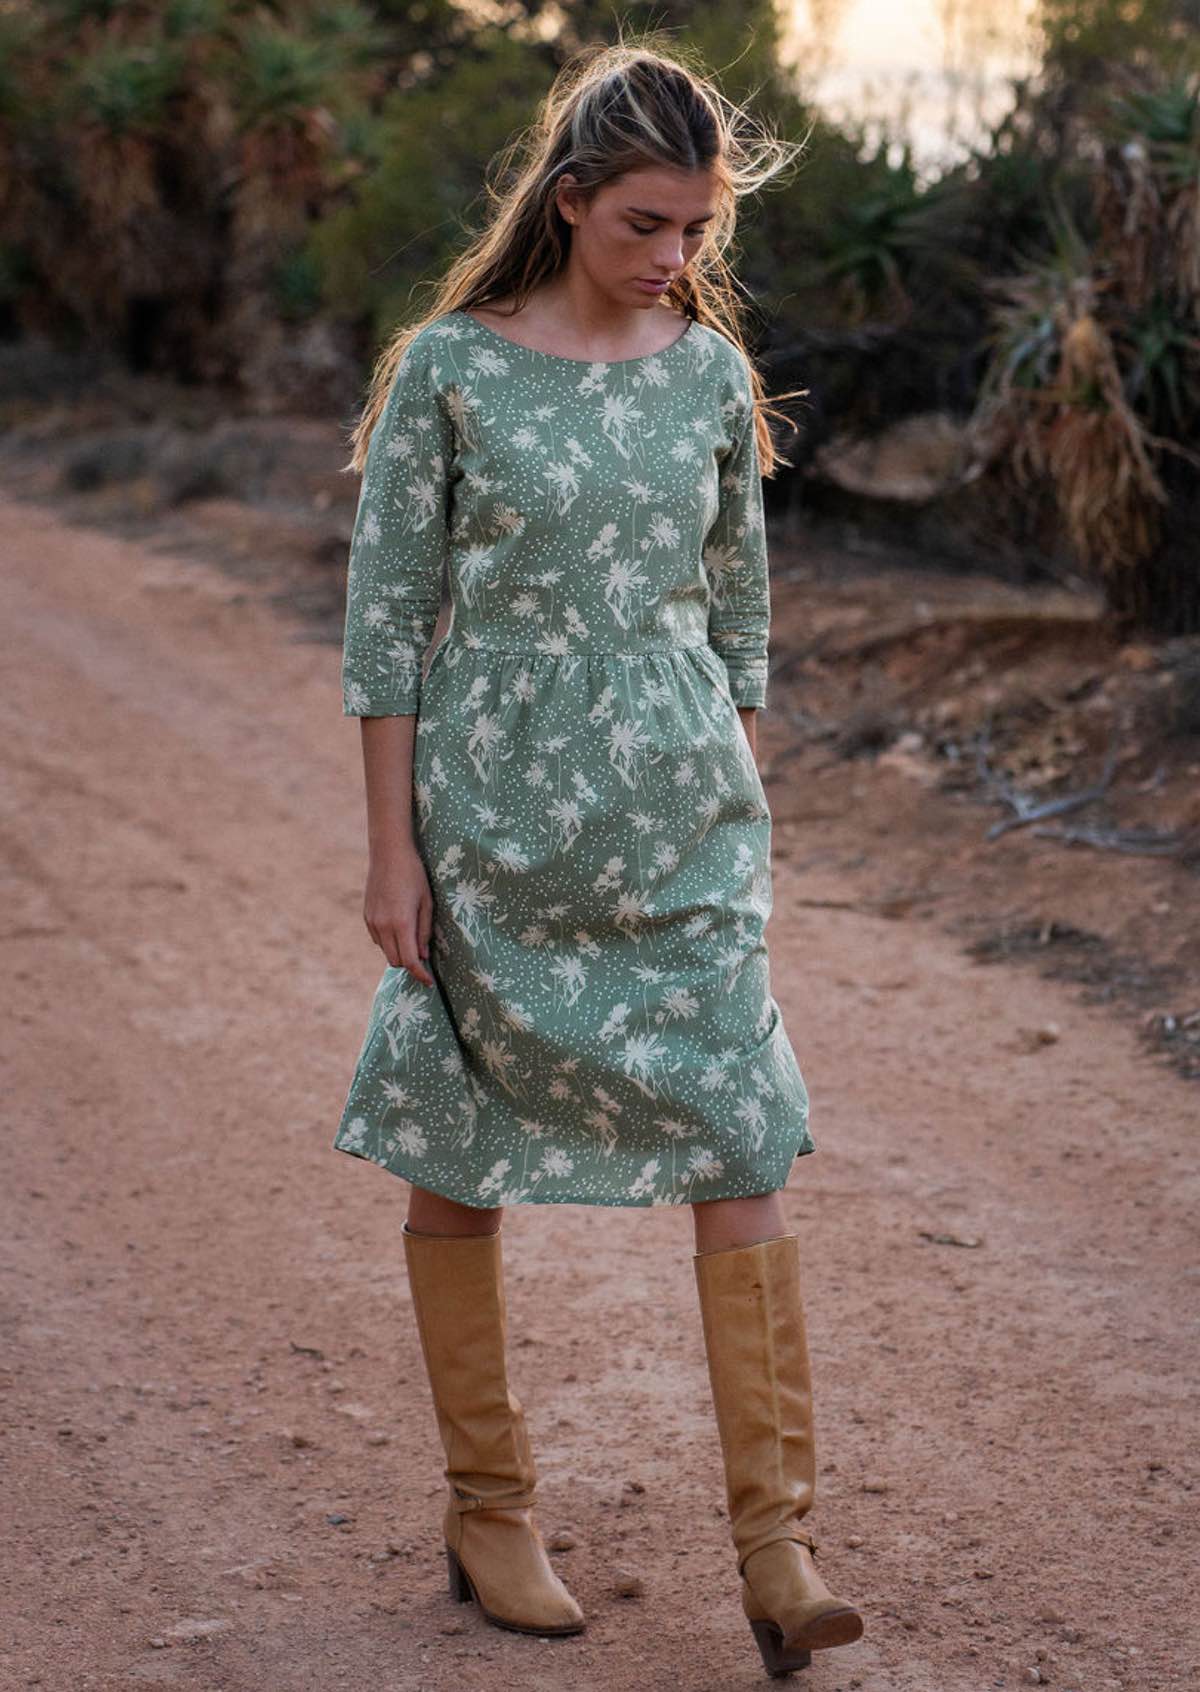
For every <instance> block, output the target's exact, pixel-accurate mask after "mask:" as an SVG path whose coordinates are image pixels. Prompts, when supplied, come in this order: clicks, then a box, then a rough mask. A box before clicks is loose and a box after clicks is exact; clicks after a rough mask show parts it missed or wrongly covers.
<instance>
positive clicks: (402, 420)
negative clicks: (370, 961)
mask: <svg viewBox="0 0 1200 1692" xmlns="http://www.w3.org/2000/svg"><path fill="white" fill-rule="evenodd" d="M453 451H454V436H453V427H452V425H451V422H450V419H449V416H448V415H447V413H446V410H445V408H444V406H443V405H442V403H441V402H440V397H439V395H438V392H437V388H436V383H435V382H434V380H433V374H432V370H431V349H430V346H429V344H428V343H425V344H423V345H420V346H413V347H410V348H409V349H408V351H407V353H406V356H405V357H404V359H403V360H402V362H401V364H400V366H399V368H398V369H397V372H396V376H395V379H394V381H393V384H392V387H391V390H390V392H389V395H388V399H387V403H386V405H385V407H384V409H383V412H382V414H381V416H380V418H379V421H378V423H377V424H376V427H375V429H374V431H373V433H372V436H371V442H370V446H369V448H368V452H367V458H366V463H365V467H364V470H363V481H362V489H361V492H360V495H359V504H358V514H357V517H356V519H355V525H354V534H353V538H352V541H351V547H350V565H349V571H348V575H347V588H346V624H345V636H344V641H343V657H342V684H343V693H344V707H343V708H344V711H345V714H346V715H347V716H354V717H359V718H360V719H361V721H362V730H361V736H362V752H363V772H364V776H365V780H366V798H367V841H368V849H369V864H368V870H367V885H366V893H365V896H364V908H363V917H364V920H365V922H366V925H367V929H368V931H369V933H370V935H371V938H372V939H373V940H374V941H375V943H376V945H377V946H379V947H380V948H381V949H382V951H383V953H384V955H385V957H386V958H387V960H388V963H389V964H391V966H392V968H393V969H406V970H408V971H409V972H410V973H411V974H412V975H413V976H414V977H415V978H416V979H417V980H418V981H421V982H424V983H425V985H426V986H432V985H433V977H432V975H431V974H430V973H429V971H428V970H427V969H426V968H425V967H424V964H423V962H422V961H421V960H422V959H425V958H427V957H428V956H429V939H430V934H431V931H432V920H433V898H432V894H431V891H430V887H429V878H428V875H427V873H426V870H425V865H424V862H423V860H422V858H421V854H420V852H419V851H418V849H417V845H416V841H415V835H414V826H413V744H414V740H415V735H416V727H417V722H418V708H419V704H420V697H421V681H422V660H423V657H424V654H425V652H426V651H427V649H428V647H429V643H430V641H431V639H432V638H433V633H434V629H435V627H436V624H437V617H438V612H439V610H440V609H441V588H442V574H443V565H444V560H445V555H446V549H447V544H448V519H449V504H450V499H449V483H450V474H451V470H450V467H451V461H452V457H453Z"/></svg>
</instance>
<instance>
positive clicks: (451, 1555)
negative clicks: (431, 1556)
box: [446, 1545, 475, 1604]
mask: <svg viewBox="0 0 1200 1692" xmlns="http://www.w3.org/2000/svg"><path fill="white" fill-rule="evenodd" d="M446 1568H447V1570H448V1572H449V1575H450V1596H451V1598H457V1600H458V1602H459V1603H460V1604H469V1603H470V1602H471V1600H472V1599H473V1598H474V1596H475V1589H474V1587H473V1586H472V1585H471V1577H470V1576H469V1575H468V1574H467V1571H466V1569H464V1568H463V1566H462V1564H461V1563H460V1562H459V1560H458V1557H457V1556H456V1555H455V1552H454V1550H453V1548H452V1547H451V1546H449V1545H447V1547H446Z"/></svg>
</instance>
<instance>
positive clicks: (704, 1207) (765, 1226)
mask: <svg viewBox="0 0 1200 1692" xmlns="http://www.w3.org/2000/svg"><path fill="white" fill-rule="evenodd" d="M692 1220H693V1222H694V1224H695V1229H696V1250H697V1251H724V1250H725V1249H726V1248H727V1247H729V1246H743V1245H756V1244H757V1243H758V1241H759V1240H773V1239H776V1238H778V1236H779V1235H780V1234H786V1233H788V1232H789V1229H788V1223H787V1218H786V1216H785V1215H784V1214H783V1201H782V1200H781V1198H780V1196H779V1193H778V1191H775V1192H773V1193H754V1194H753V1195H752V1196H751V1197H750V1198H727V1199H706V1200H704V1201H703V1202H697V1203H695V1204H693V1205H692Z"/></svg>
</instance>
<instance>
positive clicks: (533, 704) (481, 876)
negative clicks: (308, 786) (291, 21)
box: [334, 44, 863, 1671]
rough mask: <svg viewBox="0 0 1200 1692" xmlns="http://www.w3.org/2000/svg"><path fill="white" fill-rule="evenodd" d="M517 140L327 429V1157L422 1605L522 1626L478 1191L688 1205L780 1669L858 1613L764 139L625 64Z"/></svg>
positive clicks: (575, 1613) (758, 1593)
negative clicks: (333, 821) (810, 1523)
mask: <svg viewBox="0 0 1200 1692" xmlns="http://www.w3.org/2000/svg"><path fill="white" fill-rule="evenodd" d="M747 137H749V138H747ZM528 144H529V151H528V157H527V159H526V161H525V162H524V165H523V167H522V168H521V169H520V170H519V171H518V172H517V173H516V175H515V179H514V180H513V183H512V186H511V187H509V188H508V189H507V190H506V191H505V192H504V193H503V194H502V195H494V198H495V200H496V208H495V211H494V215H493V216H492V219H491V221H490V224H489V226H488V228H487V229H486V230H485V231H484V233H483V234H481V235H480V236H479V237H478V238H477V239H476V240H475V242H474V243H473V245H472V246H471V247H470V248H469V250H468V251H467V252H466V253H465V254H464V255H463V256H462V257H460V258H459V259H458V260H457V261H456V263H455V264H454V265H453V267H452V268H451V270H450V271H449V273H448V275H447V277H446V280H445V281H444V283H443V284H442V286H441V289H440V293H439V295H438V298H437V301H436V304H435V306H434V308H433V310H432V311H430V313H429V314H428V315H427V316H426V317H425V318H424V319H423V320H422V321H421V322H420V323H419V324H418V325H417V326H416V327H415V328H414V327H409V328H408V329H406V330H404V331H403V332H402V333H400V334H398V335H397V337H396V338H395V340H394V341H393V342H392V344H391V346H390V347H389V348H388V349H387V351H386V353H385V354H384V355H383V357H382V358H381V360H380V362H379V365H378V367H377V369H376V372H375V377H374V381H373V384H372V389H371V394H370V398H369V400H368V404H367V406H366V408H365V410H364V413H363V417H362V419H361V421H360V423H359V426H358V430H357V432H356V435H355V440H354V446H355V455H354V458H353V461H352V467H353V468H356V469H360V470H362V472H363V483H362V490H361V496H360V501H359V508H358V515H357V518H356V521H355V528H354V535H353V540H352V544H351V554H350V568H349V582H348V594H347V607H346V631H345V646H344V676H343V680H344V684H345V712H346V714H347V715H350V716H357V717H360V718H361V719H362V725H361V732H362V744H363V756H364V768H365V777H366V791H367V813H368V834H369V846H370V864H369V871H368V878H367V887H366V895H365V908H364V915H365V920H366V924H367V928H368V930H369V932H370V934H371V936H372V938H373V940H374V941H375V942H376V943H377V944H378V945H379V947H380V948H381V950H382V951H383V953H384V955H385V957H386V959H387V968H386V969H385V971H384V974H383V977H382V979H381V981H380V984H379V987H378V990H377V992H376V995H375V1000H374V1004H373V1006H372V1009H371V1015H370V1019H369V1024H368V1028H367V1033H366V1037H365V1040H364V1042H363V1046H362V1050H361V1052H360V1055H359V1059H358V1063H357V1066H356V1070H355V1074H354V1078H353V1082H352V1085H351V1087H350V1092H349V1096H348V1098H347V1101H346V1107H345V1111H344V1114H343V1117H342V1121H341V1123H340V1125H339V1128H338V1132H337V1135H336V1138H335V1140H334V1145H335V1147H336V1148H337V1149H338V1150H341V1151H345V1152H348V1153H350V1154H351V1155H353V1156H355V1157H359V1158H365V1159H367V1160H368V1161H371V1162H374V1163H377V1164H379V1165H380V1166H381V1167H383V1168H385V1169H387V1170H389V1171H391V1172H392V1173H393V1174H397V1175H400V1176H402V1177H403V1178H404V1179H405V1180H407V1181H408V1182H409V1183H410V1186H411V1191H410V1196H409V1205H408V1213H407V1218H406V1222H405V1226H404V1235H403V1237H404V1244H405V1254H406V1261H407V1265H408V1273H409V1278H410V1285H411V1289H412V1296H413V1303H414V1307H415V1311H416V1319H417V1324H418V1329H419V1333H420V1338H421V1344H422V1349H423V1354H424V1358H425V1362H426V1365H427V1368H428V1371H429V1379H430V1384H431V1388H432V1393H433V1399H434V1405H435V1409H436V1412H437V1418H438V1425H439V1430H440V1433H441V1436H442V1440H443V1443H444V1445H445V1450H446V1470H445V1473H446V1477H447V1479H448V1481H449V1482H450V1496H449V1499H448V1502H447V1505H446V1511H445V1518H444V1523H443V1527H444V1533H445V1539H446V1549H447V1558H448V1565H449V1572H450V1587H451V1591H452V1593H453V1594H455V1595H456V1596H457V1597H459V1598H461V1599H463V1600H470V1599H474V1600H475V1601H477V1602H478V1604H479V1606H480V1609H481V1610H482V1613H483V1614H484V1615H485V1616H486V1617H487V1619H488V1620H489V1621H491V1622H494V1623H496V1624H498V1625H500V1626H503V1627H509V1628H515V1629H518V1630H521V1631H526V1632H532V1633H537V1634H539V1635H547V1634H569V1633H578V1632H579V1631H581V1629H582V1628H583V1626H584V1619H583V1612H582V1611H581V1609H580V1607H579V1605H578V1603H577V1602H576V1600H575V1599H574V1598H573V1597H572V1596H571V1594H570V1593H569V1592H568V1591H567V1589H566V1587H565V1586H564V1585H563V1583H562V1581H561V1580H560V1579H559V1577H558V1576H557V1574H555V1572H554V1571H553V1569H552V1568H551V1566H550V1563H549V1560H548V1558H547V1555H546V1551H545V1547H544V1544H543V1542H542V1538H541V1535H540V1532H539V1529H538V1527H537V1524H536V1522H535V1520H534V1517H533V1513H532V1506H533V1503H534V1487H535V1480H536V1474H535V1468H534V1461H533V1456H532V1453H531V1451H530V1446H529V1441H528V1437H527V1433H526V1428H525V1422H524V1418H523V1413H522V1408H521V1405H520V1403H519V1401H518V1400H517V1399H516V1397H515V1396H514V1395H513V1393H512V1392H511V1390H510V1389H509V1385H508V1376H507V1372H506V1360H505V1359H506V1335H505V1328H506V1316H505V1301H504V1289H503V1271H502V1261H501V1247H500V1223H501V1217H502V1214H503V1208H504V1206H505V1205H506V1204H564V1203H566V1204H602V1205H626V1206H629V1205H642V1206H650V1205H658V1204H680V1203H688V1204H691V1205H692V1206H693V1217H694V1222H695V1244H696V1252H695V1254H694V1264H695V1271H696V1285H697V1289H698V1300H699V1305H700V1313H701V1320H702V1329H703V1335H704V1343H705V1349H706V1355H707V1361H708V1367H709V1377H710V1380H711V1385H712V1392H713V1401H714V1407H715V1412H716V1420H717V1427H718V1431H719V1436H720V1441H721V1447H722V1451H723V1455H724V1461H725V1479H726V1490H727V1496H728V1501H729V1516H730V1526H731V1530H732V1536H733V1540H734V1545H735V1548H736V1551H737V1555H738V1569H739V1574H740V1576H741V1597H742V1603H743V1608H744V1610H745V1614H746V1616H747V1618H748V1620H749V1621H750V1624H751V1627H752V1628H753V1630H754V1634H755V1637H756V1639H757V1641H758V1644H759V1647H760V1649H761V1652H762V1656H763V1661H764V1663H765V1664H766V1666H767V1668H768V1669H770V1670H774V1671H782V1670H786V1669H789V1668H795V1667H801V1666H803V1665H804V1664H806V1663H807V1662H808V1661H809V1660H810V1655H809V1654H810V1652H811V1651H812V1650H813V1649H817V1648H822V1647H827V1646H833V1645H841V1644H846V1643H849V1642H851V1641H852V1640H855V1639H857V1638H858V1637H859V1636H860V1635H861V1633H862V1626H863V1624H862V1618H861V1616H860V1615H859V1614H858V1612H857V1611H856V1610H855V1609H853V1608H852V1606H851V1605H849V1604H848V1603H845V1602H844V1601H843V1600H841V1599H839V1598H836V1597H834V1596H833V1595H832V1594H831V1593H830V1591H829V1589H828V1587H827V1586H826V1585H825V1584H824V1582H823V1580H822V1578H821V1576H820V1574H819V1573H818V1571H817V1568H816V1566H815V1564H814V1561H813V1554H814V1552H815V1549H816V1547H815V1543H814V1541H813V1539H812V1537H811V1536H810V1535H809V1534H808V1533H807V1532H806V1531H804V1530H803V1529H802V1528H801V1526H800V1521H801V1518H802V1517H803V1516H804V1515H805V1514H806V1513H807V1512H808V1511H809V1509H810V1508H811V1506H812V1503H813V1485H814V1477H815V1465H814V1456H813V1438H812V1418H811V1400H810V1387H809V1365H808V1354H807V1345H806V1338H805V1326H804V1315H803V1309H802V1306H801V1299H800V1283H799V1267H798V1239H797V1236H796V1235H795V1234H794V1233H790V1232H789V1231H788V1229H787V1223H786V1219H785V1216H784V1212H783V1208H782V1204H781V1200H780V1188H781V1187H782V1186H783V1185H784V1183H785V1181H786V1179H787V1176H788V1173H789V1171H790V1168H791V1165H792V1162H793V1160H794V1159H795V1158H796V1157H800V1156H803V1155H805V1154H807V1153H809V1152H811V1151H813V1150H814V1149H815V1147H814V1143H813V1140H812V1137H811V1135H810V1134H809V1131H808V1121H807V1119H808V1095H807V1091H806V1089H805V1085H804V1081H803V1078H802V1076H801V1073H800V1070H799V1068H798V1066H797V1063H796V1058H795V1056H794V1053H793V1051H792V1048H791V1046H790V1044H789V1041H788V1037H787V1034H786V1033H785V1031H784V1027H783V1023H782V1020H781V1018H780V1014H779V1007H778V1005H777V1004H776V1002H775V1000H774V999H773V998H772V996H771V993H770V986H769V976H768V958H767V949H766V945H765V941H764V938H763V931H764V927H765V924H766V921H767V918H768V916H769V914H770V910H771V871H770V831H771V816H770V811H769V809H768V806H767V802H766V796H765V793H764V791H763V787H762V783H761V781H760V779H759V777H758V773H757V768H756V762H755V714H756V711H757V710H759V709H761V708H762V706H763V705H764V703H765V697H766V673H767V635H768V621H769V592H768V574H767V558H766V547H765V535H764V529H763V513H762V490H761V479H760V478H761V474H762V473H763V472H764V470H766V471H769V470H770V469H772V468H773V467H774V464H775V462H776V459H775V454H774V449H773V445H772V441H771V436H770V434H769V432H768V430H767V427H766V419H765V416H764V414H763V413H764V405H763V404H762V403H761V402H762V391H761V383H760V380H759V377H758V375H757V373H756V372H755V370H754V369H753V367H752V365H751V363H750V361H749V358H748V356H747V354H746V352H745V349H744V348H743V346H742V343H741V339H740V336H739V334H738V330H737V326H736V325H737V308H736V305H735V301H734V297H733V293H732V289H731V286H730V281H729V277H728V273H727V271H726V270H725V268H724V265H723V260H722V257H721V251H722V248H723V247H724V246H725V245H727V244H728V241H729V239H730V237H731V236H732V232H733V217H734V202H735V201H736V199H737V197H738V196H739V195H740V194H742V193H745V192H748V191H749V190H750V189H752V188H754V187H757V186H759V185H761V184H762V183H763V182H764V181H766V180H767V179H768V177H769V176H771V175H772V174H773V173H774V172H775V171H777V170H778V169H779V167H780V165H781V164H782V163H783V162H785V161H786V159H787V158H788V157H789V154H790V152H791V151H792V149H789V147H788V146H787V144H786V143H783V142H780V141H777V140H775V139H773V138H770V137H767V136H765V135H763V134H762V133H761V132H758V133H757V134H754V133H751V132H749V130H748V127H747V125H746V124H745V122H744V114H742V113H740V112H739V111H738V110H737V109H736V108H730V107H728V106H727V105H726V104H725V102H724V101H723V99H722V97H721V96H720V95H718V94H717V92H716V91H715V89H714V88H713V87H712V86H711V85H710V84H709V83H707V82H706V81H704V80H703V79H701V78H700V77H698V76H697V75H696V74H694V73H693V72H692V71H691V70H690V69H688V68H686V67H685V66H684V65H682V64H681V63H680V62H678V61H677V60H676V59H674V58H672V57H670V56H669V55H666V54H663V53H661V52H658V51H655V50H650V49H647V48H645V47H642V48H633V47H629V46H627V45H625V44H621V45H619V46H616V47H603V48H597V49H591V50H588V51H585V52H584V53H583V54H582V55H580V56H579V57H578V58H577V59H576V60H575V61H574V62H573V64H572V65H571V66H569V67H568V68H567V69H566V70H565V71H563V72H562V73H561V74H560V76H559V78H558V80H557V82H556V84H555V86H554V89H553V90H552V91H551V94H550V96H549V98H548V99H547V101H546V103H545V106H544V108H543V110H542V113H541V114H540V118H539V122H538V123H537V125H536V126H535V127H534V129H533V131H531V133H530V136H529V137H528ZM785 397H786V396H785ZM443 566H446V567H447V568H448V578H449V584H450V594H451V600H452V607H453V615H452V620H451V622H450V625H449V628H448V631H447V633H446V634H445V636H444V638H443V639H442V640H441V642H440V643H439V645H438V646H437V648H436V649H435V651H434V653H433V656H432V658H431V660H430V662H429V665H428V667H427V669H425V670H424V673H423V665H422V660H423V657H424V654H425V652H426V649H427V647H428V645H429V642H430V639H431V637H432V634H433V632H434V627H435V624H436V620H437V615H438V611H439V608H440V602H441V584H442V573H443Z"/></svg>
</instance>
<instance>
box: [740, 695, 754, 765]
mask: <svg viewBox="0 0 1200 1692" xmlns="http://www.w3.org/2000/svg"><path fill="white" fill-rule="evenodd" d="M738 716H739V717H740V718H741V719H742V727H743V728H744V729H745V731H746V739H747V740H748V741H749V742H750V750H751V752H753V754H754V762H755V763H756V764H757V763H758V706H757V705H739V706H738Z"/></svg>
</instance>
